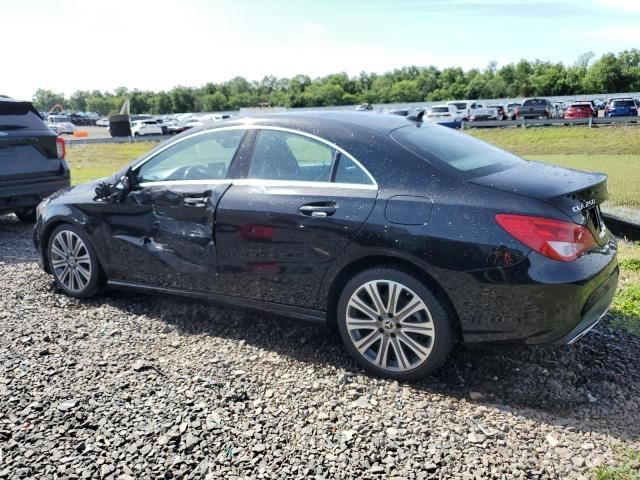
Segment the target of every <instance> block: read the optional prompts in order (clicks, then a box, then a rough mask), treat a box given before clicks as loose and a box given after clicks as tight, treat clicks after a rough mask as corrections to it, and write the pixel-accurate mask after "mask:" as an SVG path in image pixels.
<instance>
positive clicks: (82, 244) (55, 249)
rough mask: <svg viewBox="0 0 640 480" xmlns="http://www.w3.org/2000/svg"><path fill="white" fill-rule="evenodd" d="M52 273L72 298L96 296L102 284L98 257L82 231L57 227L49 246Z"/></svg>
mask: <svg viewBox="0 0 640 480" xmlns="http://www.w3.org/2000/svg"><path fill="white" fill-rule="evenodd" d="M47 254H48V260H49V267H50V271H51V273H52V274H53V277H54V278H55V281H56V284H57V285H58V287H60V289H61V290H62V291H63V292H64V293H66V294H67V295H70V296H72V297H77V298H88V297H91V296H93V295H95V294H96V293H97V292H98V291H99V289H100V286H101V283H102V272H101V270H100V264H99V263H98V257H97V255H96V252H95V250H94V249H93V246H92V245H91V242H90V241H89V239H88V237H87V235H86V234H85V233H84V232H83V231H82V230H80V229H79V228H78V227H76V226H74V225H70V224H64V225H60V226H58V227H56V229H55V230H54V231H53V233H52V234H51V236H50V237H49V243H48V250H47Z"/></svg>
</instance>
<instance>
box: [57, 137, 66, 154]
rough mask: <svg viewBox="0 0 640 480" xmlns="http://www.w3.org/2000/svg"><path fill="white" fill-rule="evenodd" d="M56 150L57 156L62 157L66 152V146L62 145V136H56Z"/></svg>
mask: <svg viewBox="0 0 640 480" xmlns="http://www.w3.org/2000/svg"><path fill="white" fill-rule="evenodd" d="M56 152H57V153H58V158H64V157H65V155H66V154H67V148H66V147H65V145H64V138H62V137H58V138H56Z"/></svg>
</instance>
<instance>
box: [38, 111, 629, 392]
mask: <svg viewBox="0 0 640 480" xmlns="http://www.w3.org/2000/svg"><path fill="white" fill-rule="evenodd" d="M415 118H418V117H415ZM310 152H313V153H312V154H311V153H310ZM97 160H99V159H97ZM606 181H607V177H606V175H604V174H598V173H583V172H579V171H577V170H568V169H564V168H561V167H557V166H552V165H548V164H543V163H537V162H529V161H524V160H521V159H520V158H518V157H516V156H514V155H512V154H509V153H507V152H504V151H502V150H500V149H498V148H496V147H493V146H490V145H488V144H486V143H484V142H481V141H479V140H477V139H474V138H473V137H470V136H468V135H465V134H462V133H458V132H456V131H455V130H453V129H448V128H443V127H442V126H440V125H434V124H430V123H423V122H420V121H417V120H410V119H409V118H405V117H400V116H396V115H383V114H374V113H372V114H370V115H364V116H363V115H362V114H361V113H357V112H348V111H343V112H296V113H286V114H273V115H266V116H255V117H252V118H251V119H250V120H248V119H239V120H232V121H225V122H218V123H217V124H215V126H213V127H211V128H206V129H195V128H194V129H193V130H189V131H187V132H185V133H183V134H181V135H180V136H178V137H173V138H172V139H171V140H170V141H169V142H167V143H164V144H163V145H161V146H159V147H157V148H156V149H154V150H153V151H151V152H149V153H147V154H145V155H144V156H143V157H141V158H140V159H138V160H136V161H134V162H133V163H132V164H131V165H130V166H129V167H127V168H126V169H124V170H123V171H122V172H120V173H118V174H116V175H114V176H113V177H111V178H110V179H107V180H100V181H96V182H92V183H88V184H84V185H78V186H75V187H74V188H72V189H70V190H67V191H64V192H60V193H59V194H57V195H55V196H53V197H51V198H49V199H48V200H46V201H45V202H43V203H42V204H41V205H40V207H39V209H38V210H39V215H38V222H37V225H36V228H35V235H34V242H35V246H36V249H37V251H38V252H39V255H40V263H41V265H42V266H43V268H44V269H45V271H47V272H49V273H50V274H51V275H53V278H54V279H55V282H56V284H57V287H58V288H59V289H60V291H62V292H64V293H66V294H68V295H70V296H74V297H81V298H85V297H90V296H93V295H95V294H97V293H98V292H99V291H100V289H101V287H102V286H103V285H106V286H107V287H111V288H122V289H131V290H136V291H139V292H160V293H162V294H163V295H166V294H176V295H184V296H191V297H197V298H201V299H210V300H213V301H217V302H221V303H224V304H227V305H234V306H238V307H242V308H252V309H257V310H259V311H261V312H271V313H276V314H285V315H290V316H294V317H297V318H301V319H307V320H316V321H320V322H325V323H328V324H329V325H330V326H332V327H334V328H337V330H338V331H339V333H340V335H341V337H342V340H343V341H344V344H345V346H346V349H347V350H348V351H349V352H350V353H351V354H352V355H353V356H354V357H355V358H356V359H357V361H358V362H360V363H361V364H362V365H363V366H364V367H365V368H366V369H368V370H369V371H371V372H373V373H375V374H379V375H385V376H387V377H391V378H395V379H398V380H412V379H417V378H420V377H423V376H425V375H427V374H429V373H430V372H432V371H433V370H434V369H436V368H438V367H439V366H440V365H442V363H443V362H444V361H445V359H446V357H447V355H448V354H449V352H450V351H451V350H452V347H453V345H454V342H456V341H457V340H458V339H460V340H461V341H463V342H492V341H501V342H504V341H510V342H522V343H527V344H540V343H556V344H567V343H571V342H574V341H575V340H577V339H578V338H579V337H580V336H582V335H583V334H585V333H586V332H587V331H589V329H591V328H592V327H593V326H594V325H595V323H596V322H597V321H598V320H599V319H600V317H601V316H603V315H604V314H605V312H606V311H607V309H608V307H609V304H610V303H611V301H612V298H613V295H614V292H615V290H616V285H617V280H618V265H617V259H616V244H615V240H614V239H613V238H612V237H610V236H609V232H608V230H607V229H606V228H605V226H604V224H603V223H602V216H601V215H600V210H599V205H600V203H601V202H603V201H605V199H606V198H607V187H606Z"/></svg>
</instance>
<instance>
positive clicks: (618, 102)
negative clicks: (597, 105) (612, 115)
mask: <svg viewBox="0 0 640 480" xmlns="http://www.w3.org/2000/svg"><path fill="white" fill-rule="evenodd" d="M613 106H614V107H635V106H636V102H634V101H633V100H614V101H613Z"/></svg>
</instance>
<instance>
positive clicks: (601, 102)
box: [594, 98, 607, 110]
mask: <svg viewBox="0 0 640 480" xmlns="http://www.w3.org/2000/svg"><path fill="white" fill-rule="evenodd" d="M594 104H595V106H596V110H604V109H605V107H606V106H607V101H606V100H603V99H601V98H596V99H595V100H594Z"/></svg>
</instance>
